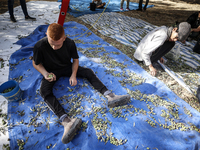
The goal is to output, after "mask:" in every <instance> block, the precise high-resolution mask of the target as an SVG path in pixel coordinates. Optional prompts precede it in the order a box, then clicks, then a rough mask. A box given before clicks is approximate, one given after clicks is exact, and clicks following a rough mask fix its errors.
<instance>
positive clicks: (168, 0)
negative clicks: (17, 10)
mask: <svg viewBox="0 0 200 150" xmlns="http://www.w3.org/2000/svg"><path fill="white" fill-rule="evenodd" d="M28 1H33V0H26V2H28ZM34 1H37V0H34ZM46 1H55V2H56V1H57V0H46ZM130 1H131V2H137V3H138V2H139V0H130ZM144 2H145V1H144ZM18 5H20V3H19V0H15V3H14V6H18ZM149 5H154V7H152V8H148V9H147V10H146V11H145V12H142V11H136V10H131V11H126V12H119V13H120V14H124V15H127V16H130V17H133V18H138V19H142V20H144V21H146V22H149V23H151V24H153V25H156V26H161V25H165V26H171V25H173V24H174V23H175V22H176V21H178V22H182V21H186V19H187V18H188V17H189V16H190V15H191V14H192V13H194V12H196V11H199V10H200V1H199V0H150V2H149ZM7 10H8V9H7V0H0V14H2V13H5V12H6V11H7ZM65 21H66V22H68V21H76V22H78V23H80V24H83V25H85V26H86V27H88V28H90V27H91V26H90V25H88V24H86V23H84V22H83V21H81V20H79V19H78V18H75V17H73V16H72V15H70V14H67V15H66V19H65ZM91 31H92V32H94V33H95V34H96V35H97V36H99V37H101V38H102V39H103V40H105V41H106V42H108V43H110V44H111V45H113V46H115V47H116V48H118V49H119V50H121V51H122V52H123V53H125V54H127V55H128V56H129V57H130V58H132V59H133V60H134V58H133V57H131V55H130V54H128V53H127V52H126V49H131V48H130V47H128V46H126V45H123V44H121V43H119V42H117V41H116V40H114V39H112V38H109V37H106V36H103V35H101V34H100V33H99V32H98V31H97V30H94V29H93V28H92V29H91ZM142 67H143V68H144V69H145V70H148V68H145V66H142ZM159 79H160V78H159ZM160 80H162V79H160ZM169 80H171V81H169ZM162 81H163V82H164V83H165V84H168V85H169V83H172V84H174V82H175V81H174V80H173V79H172V78H171V79H169V78H168V80H167V81H164V80H162ZM172 91H173V92H174V93H175V94H177V95H178V96H179V97H180V98H182V99H184V100H185V101H186V102H188V103H189V104H190V105H191V106H192V107H194V108H196V109H197V110H198V111H200V105H199V102H198V100H197V98H196V97H195V96H194V95H190V94H189V93H188V92H187V91H186V90H184V89H183V88H181V87H180V88H178V90H173V89H172Z"/></svg>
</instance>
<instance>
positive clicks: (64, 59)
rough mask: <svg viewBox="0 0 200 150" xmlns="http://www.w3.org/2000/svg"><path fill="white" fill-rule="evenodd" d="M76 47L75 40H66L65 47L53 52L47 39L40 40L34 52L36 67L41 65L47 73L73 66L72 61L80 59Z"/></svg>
mask: <svg viewBox="0 0 200 150" xmlns="http://www.w3.org/2000/svg"><path fill="white" fill-rule="evenodd" d="M78 58H79V56H78V53H77V49H76V45H75V43H74V41H73V40H71V39H69V38H66V40H65V41H64V42H63V46H62V47H61V48H60V49H58V50H53V49H52V47H51V46H50V44H49V42H48V39H47V37H44V38H42V39H41V40H39V41H38V42H37V43H36V44H35V46H34V50H33V60H34V61H35V64H36V65H39V64H40V63H41V64H42V65H43V66H44V68H45V69H46V70H47V71H53V70H59V69H62V68H65V67H68V66H71V65H72V62H71V59H78Z"/></svg>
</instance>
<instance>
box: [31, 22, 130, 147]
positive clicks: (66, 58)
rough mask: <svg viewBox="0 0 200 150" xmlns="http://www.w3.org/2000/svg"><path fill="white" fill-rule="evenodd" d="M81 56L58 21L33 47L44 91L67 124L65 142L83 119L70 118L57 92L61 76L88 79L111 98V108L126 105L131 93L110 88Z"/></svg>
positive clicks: (73, 80)
mask: <svg viewBox="0 0 200 150" xmlns="http://www.w3.org/2000/svg"><path fill="white" fill-rule="evenodd" d="M78 58H79V56H78V53H77V49H76V45H75V43H74V41H73V40H70V39H69V38H67V37H66V36H65V33H64V28H63V27H62V26H61V25H59V24H57V23H53V24H51V25H49V27H48V29H47V37H44V38H43V39H41V40H40V41H38V42H37V43H36V44H35V46H34V50H33V66H34V68H35V69H36V70H37V71H39V72H40V73H41V74H42V75H43V76H44V78H43V79H42V82H41V87H40V94H41V96H42V97H43V98H44V101H45V102H46V104H47V105H48V107H49V108H50V109H51V110H52V111H53V113H55V114H56V115H57V116H58V118H59V119H60V120H61V121H62V123H61V124H62V125H63V126H64V134H63V137H62V142H63V143H64V144H67V143H69V142H70V141H71V140H72V139H73V137H74V135H75V132H76V130H77V129H78V128H79V127H80V125H81V122H82V120H81V119H79V118H70V117H68V116H67V114H66V112H65V110H64V108H63V107H62V106H61V105H60V103H59V101H58V100H57V99H56V97H55V96H54V95H53V92H52V89H53V86H54V84H55V83H56V81H57V80H58V79H59V78H60V77H62V76H67V77H69V83H70V85H71V86H75V85H76V84H77V79H76V77H81V78H86V79H87V80H88V81H89V82H90V83H91V84H92V86H93V87H94V88H95V89H96V90H98V91H99V92H100V93H101V94H103V95H104V96H105V97H107V99H108V107H115V106H119V105H125V104H127V103H128V101H129V100H130V96H129V95H121V96H118V95H115V94H114V93H112V92H111V91H109V90H108V89H107V88H106V86H105V85H104V84H103V83H102V82H101V81H100V80H99V79H98V77H97V76H96V75H95V74H94V72H93V71H92V70H91V69H89V68H84V67H81V66H79V59H78ZM71 59H73V62H71Z"/></svg>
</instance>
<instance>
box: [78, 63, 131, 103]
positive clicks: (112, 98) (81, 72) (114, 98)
mask: <svg viewBox="0 0 200 150" xmlns="http://www.w3.org/2000/svg"><path fill="white" fill-rule="evenodd" d="M77 77H81V78H86V79H87V80H88V81H89V82H90V83H91V84H92V86H93V87H94V88H95V89H96V90H98V91H99V92H100V93H101V94H103V95H104V96H106V97H107V98H108V107H115V106H119V105H125V104H127V103H128V102H129V100H130V96H129V95H120V96H118V95H115V94H114V93H112V92H111V91H109V90H108V89H107V88H106V86H105V85H104V84H103V83H102V82H101V81H100V80H99V78H98V77H97V76H96V75H95V74H94V72H93V71H92V70H91V69H89V68H84V67H80V66H79V68H78V71H77Z"/></svg>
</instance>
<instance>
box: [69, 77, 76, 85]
mask: <svg viewBox="0 0 200 150" xmlns="http://www.w3.org/2000/svg"><path fill="white" fill-rule="evenodd" d="M69 84H70V85H71V86H75V85H76V84H77V79H76V77H74V76H71V77H70V78H69Z"/></svg>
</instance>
